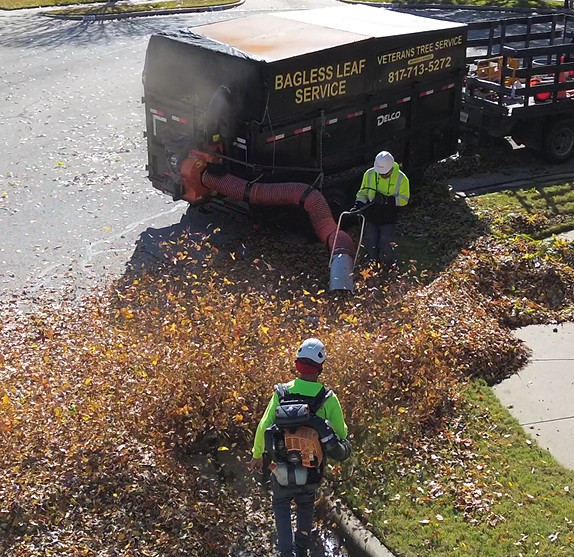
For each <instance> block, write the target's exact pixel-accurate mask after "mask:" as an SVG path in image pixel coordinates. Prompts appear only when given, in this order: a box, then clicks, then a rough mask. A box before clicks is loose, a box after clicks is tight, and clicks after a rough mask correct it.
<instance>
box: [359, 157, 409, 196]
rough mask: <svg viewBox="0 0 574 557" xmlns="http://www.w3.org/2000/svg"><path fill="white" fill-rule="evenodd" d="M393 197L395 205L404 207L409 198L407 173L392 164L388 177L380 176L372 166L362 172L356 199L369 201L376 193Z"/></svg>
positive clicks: (396, 164)
mask: <svg viewBox="0 0 574 557" xmlns="http://www.w3.org/2000/svg"><path fill="white" fill-rule="evenodd" d="M378 193H379V194H381V195H384V196H387V197H394V198H395V205H396V206H397V207H404V206H405V205H406V204H407V203H408V202H409V198H410V184H409V179H408V178H407V175H406V174H405V173H404V172H403V171H402V170H401V169H400V168H399V165H398V163H396V162H395V163H394V164H393V171H392V172H391V175H390V176H389V177H388V178H385V177H383V176H381V175H380V174H379V173H378V172H377V171H376V170H375V169H374V168H369V170H367V171H366V172H365V174H363V181H362V182H361V187H360V188H359V191H358V192H357V201H362V202H363V203H371V202H372V201H373V200H375V196H376V195H377V194H378Z"/></svg>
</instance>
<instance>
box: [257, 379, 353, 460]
mask: <svg viewBox="0 0 574 557" xmlns="http://www.w3.org/2000/svg"><path fill="white" fill-rule="evenodd" d="M322 387H323V385H322V383H319V382H318V381H305V380H304V379H294V380H293V381H290V382H289V383H287V390H288V391H289V392H290V393H294V394H298V395H303V396H309V397H315V396H317V395H318V394H319V391H320V390H321V388H322ZM277 406H279V397H278V396H277V393H273V396H272V397H271V400H270V401H269V404H267V408H266V409H265V413H264V414H263V417H262V418H261V421H260V422H259V425H258V426H257V431H256V432H255V441H254V443H253V449H252V450H251V452H252V453H253V458H261V457H262V456H263V453H264V452H265V430H266V429H267V428H268V427H270V426H271V425H273V422H274V421H275V411H276V410H277ZM317 416H319V417H320V418H323V419H324V420H329V423H330V424H331V427H332V428H333V431H334V432H335V433H336V434H337V436H338V437H339V439H346V438H347V424H346V423H345V418H344V416H343V410H342V409H341V404H340V403H339V399H338V398H337V395H336V394H335V393H333V394H332V395H331V396H329V397H328V398H327V400H326V401H325V404H323V406H321V408H319V410H318V411H317Z"/></svg>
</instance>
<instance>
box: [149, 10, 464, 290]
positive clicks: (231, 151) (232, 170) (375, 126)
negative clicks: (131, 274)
mask: <svg viewBox="0 0 574 557" xmlns="http://www.w3.org/2000/svg"><path fill="white" fill-rule="evenodd" d="M466 39H467V26H466V25H464V24H459V23H453V22H449V21H439V20H433V19H429V18H423V17H418V16H415V15H411V14H406V13H400V12H396V11H391V10H387V9H383V8H376V7H370V6H364V5H342V6H336V7H329V8H319V9H311V10H295V11H289V12H274V13H268V14H258V15H249V16H246V17H244V18H238V19H233V20H228V21H221V22H218V23H212V24H208V25H203V26H200V27H196V28H193V29H191V30H181V31H177V32H171V33H159V34H156V35H153V36H152V37H151V38H150V41H149V45H148V48H147V53H146V61H145V69H144V76H143V84H144V99H143V100H144V104H145V111H146V127H147V129H146V136H147V146H148V165H147V170H148V175H149V179H150V180H151V182H152V184H153V186H154V187H155V188H157V189H159V190H161V191H163V192H165V193H167V194H169V195H171V196H172V197H173V199H175V200H177V199H183V200H186V201H188V202H189V203H190V204H192V205H201V204H204V203H208V202H224V203H231V204H236V205H238V206H244V207H247V208H250V207H257V206H289V205H290V206H295V207H301V208H303V209H304V210H305V211H306V213H307V214H308V216H309V219H310V222H311V224H312V225H313V228H314V231H315V233H316V235H317V237H318V238H319V239H320V240H321V241H322V242H324V243H325V244H326V245H327V247H328V249H329V251H330V252H331V254H332V258H331V262H330V264H331V281H330V288H331V289H332V290H352V288H353V281H352V271H353V264H354V256H355V252H356V248H355V246H354V245H353V241H352V239H351V238H350V237H349V236H348V235H347V234H346V233H345V232H344V231H342V230H339V229H338V227H337V225H336V222H335V220H334V218H333V214H334V213H335V214H336V213H337V212H340V211H342V210H345V209H347V208H348V207H350V205H351V204H352V202H353V200H354V195H355V193H356V191H357V189H358V187H359V185H360V178H359V179H358V181H356V182H354V183H352V184H349V183H348V181H347V182H345V181H340V180H337V179H336V177H337V176H339V175H341V173H344V172H345V171H347V170H348V169H351V168H362V169H363V170H364V169H365V168H367V167H368V166H371V165H372V161H373V159H374V157H375V155H376V154H377V153H378V152H379V151H381V150H382V149H386V150H389V151H391V152H392V153H393V155H394V157H395V159H396V160H397V161H398V162H399V163H400V164H401V165H402V167H403V168H404V169H405V171H406V172H407V173H409V174H411V176H414V175H415V174H416V172H417V171H418V170H421V169H424V168H425V167H426V166H428V165H429V164H430V163H432V162H435V161H438V160H441V159H443V158H445V157H448V156H450V155H452V154H454V153H455V152H456V151H457V146H458V137H459V120H460V119H459V114H460V107H461V96H462V83H463V79H464V74H465V69H466V65H465V53H466Z"/></svg>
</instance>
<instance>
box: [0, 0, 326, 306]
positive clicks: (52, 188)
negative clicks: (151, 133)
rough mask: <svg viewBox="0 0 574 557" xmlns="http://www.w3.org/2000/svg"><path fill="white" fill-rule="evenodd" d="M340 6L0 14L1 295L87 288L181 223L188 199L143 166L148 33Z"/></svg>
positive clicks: (321, 0)
mask: <svg viewBox="0 0 574 557" xmlns="http://www.w3.org/2000/svg"><path fill="white" fill-rule="evenodd" d="M334 4H337V2H336V1H335V0H313V1H312V2H311V1H308V2H302V1H291V0H285V1H283V0H271V1H266V0H247V1H246V2H245V3H244V4H243V5H242V6H240V7H237V8H233V9H231V10H224V11H213V12H204V13H195V14H184V15H177V16H157V17H143V18H131V19H123V20H118V21H99V22H98V21H96V22H78V21H63V20H55V19H51V18H46V17H44V16H43V15H42V10H19V11H16V12H0V29H1V31H0V99H1V106H2V110H0V155H1V156H0V238H1V239H2V241H1V244H0V299H7V298H12V297H14V298H16V297H17V298H18V300H30V299H33V298H34V297H35V296H37V295H38V294H40V293H41V294H46V293H50V292H52V293H54V294H55V295H56V296H61V295H65V296H76V295H82V294H83V293H86V292H88V291H89V290H90V288H91V287H92V285H94V284H95V283H97V282H100V281H102V280H108V279H109V278H110V277H115V276H118V275H119V274H121V273H123V272H124V270H125V268H126V265H129V264H130V260H131V259H132V258H133V256H134V249H135V246H136V243H137V242H138V240H141V239H144V240H145V238H151V237H157V234H156V235H154V232H155V231H157V230H161V229H166V227H169V226H170V225H173V224H177V223H179V222H180V220H181V217H182V215H183V214H184V213H185V211H186V209H187V204H185V203H174V202H173V201H172V200H171V198H169V197H168V196H165V195H163V194H160V193H158V192H156V191H155V190H153V188H152V187H151V183H150V182H149V181H148V180H147V177H146V171H145V165H146V162H147V158H146V157H147V155H146V147H145V140H144V138H143V130H144V128H145V119H144V111H143V105H142V104H141V97H142V94H143V87H142V70H143V65H144V60H145V50H146V46H147V42H148V39H149V37H150V35H151V34H153V33H156V32H160V31H167V30H175V29H180V28H185V27H192V26H197V25H201V24H205V23H211V22H213V21H217V20H221V19H225V18H231V17H240V16H242V15H245V14H246V13H247V12H252V11H260V10H261V11H264V10H278V9H284V10H287V9H295V8H308V7H319V6H326V5H334ZM140 245H141V241H140ZM23 293H25V294H26V295H25V296H23V295H22V294H23Z"/></svg>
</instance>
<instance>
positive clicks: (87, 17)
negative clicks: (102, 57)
mask: <svg viewBox="0 0 574 557" xmlns="http://www.w3.org/2000/svg"><path fill="white" fill-rule="evenodd" d="M244 2H245V0H237V1H236V2H233V3H231V4H225V5H222V6H221V5H220V6H204V7H199V8H178V9H173V10H149V11H141V12H122V13H117V14H82V15H79V14H78V15H64V14H50V13H42V14H40V15H43V16H44V17H49V18H52V19H63V20H70V21H105V20H113V19H128V18H132V17H150V16H154V15H177V14H187V13H198V12H221V11H223V10H229V9H232V8H236V7H237V6H241V5H242V4H243V3H244Z"/></svg>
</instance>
